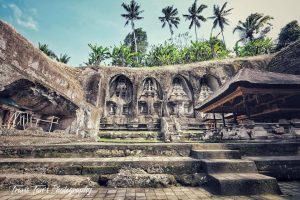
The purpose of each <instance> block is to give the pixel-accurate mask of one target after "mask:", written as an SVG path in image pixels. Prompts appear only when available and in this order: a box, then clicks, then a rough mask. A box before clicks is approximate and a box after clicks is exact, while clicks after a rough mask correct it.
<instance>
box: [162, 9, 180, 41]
mask: <svg viewBox="0 0 300 200" xmlns="http://www.w3.org/2000/svg"><path fill="white" fill-rule="evenodd" d="M162 13H163V14H164V16H162V17H158V19H159V20H160V21H161V22H162V23H163V24H162V28H164V27H165V26H166V24H168V26H169V29H170V33H171V37H172V36H173V34H174V31H173V26H175V27H176V28H178V25H179V22H180V18H179V17H178V16H177V15H178V10H177V8H174V6H167V7H165V8H163V9H162Z"/></svg>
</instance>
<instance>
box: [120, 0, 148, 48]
mask: <svg viewBox="0 0 300 200" xmlns="http://www.w3.org/2000/svg"><path fill="white" fill-rule="evenodd" d="M122 7H123V8H124V9H125V11H126V12H127V13H126V14H121V16H122V17H124V18H125V19H126V23H125V26H127V25H128V24H129V23H130V24H131V28H132V34H133V38H134V44H135V52H136V53H137V52H138V48H137V41H136V36H135V28H134V26H135V24H134V21H136V20H141V19H143V17H141V16H140V14H142V13H143V12H144V11H143V10H140V7H141V6H140V5H139V4H138V3H136V2H135V1H134V0H131V1H130V3H129V4H125V3H122Z"/></svg>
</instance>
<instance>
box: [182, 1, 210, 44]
mask: <svg viewBox="0 0 300 200" xmlns="http://www.w3.org/2000/svg"><path fill="white" fill-rule="evenodd" d="M205 8H207V6H206V5H203V4H201V5H200V6H199V7H198V8H197V0H195V2H194V3H193V5H192V6H191V7H189V14H186V15H183V17H185V20H190V21H191V24H190V26H189V29H191V28H192V27H193V26H195V35H196V41H197V40H198V36H197V28H199V27H200V26H201V24H200V21H202V22H205V21H206V18H205V17H203V16H202V15H200V14H201V12H202V11H203V10H204V9H205Z"/></svg>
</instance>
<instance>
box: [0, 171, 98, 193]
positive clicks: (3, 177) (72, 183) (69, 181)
mask: <svg viewBox="0 0 300 200" xmlns="http://www.w3.org/2000/svg"><path fill="white" fill-rule="evenodd" d="M16 185H17V186H18V189H21V188H22V187H23V186H25V187H28V188H30V191H33V190H34V188H35V187H36V186H38V188H39V189H42V188H45V187H49V188H53V187H56V186H59V187H60V188H64V187H68V188H84V187H88V188H95V187H99V185H98V183H97V182H94V181H93V180H92V179H91V178H90V177H88V176H70V175H64V176H62V175H50V174H0V189H10V190H12V189H13V187H15V186H16Z"/></svg>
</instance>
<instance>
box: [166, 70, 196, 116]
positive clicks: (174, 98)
mask: <svg viewBox="0 0 300 200" xmlns="http://www.w3.org/2000/svg"><path fill="white" fill-rule="evenodd" d="M168 97H169V98H168V112H169V115H174V116H177V117H180V116H186V117H189V116H192V115H193V112H194V111H193V94H192V89H191V86H190V84H189V83H188V81H187V80H186V79H185V78H184V77H182V76H179V75H178V76H176V77H175V78H174V79H173V82H172V87H171V90H170V91H169V95H168Z"/></svg>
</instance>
